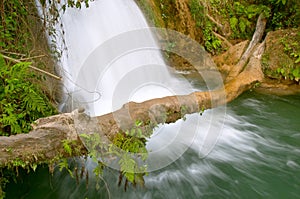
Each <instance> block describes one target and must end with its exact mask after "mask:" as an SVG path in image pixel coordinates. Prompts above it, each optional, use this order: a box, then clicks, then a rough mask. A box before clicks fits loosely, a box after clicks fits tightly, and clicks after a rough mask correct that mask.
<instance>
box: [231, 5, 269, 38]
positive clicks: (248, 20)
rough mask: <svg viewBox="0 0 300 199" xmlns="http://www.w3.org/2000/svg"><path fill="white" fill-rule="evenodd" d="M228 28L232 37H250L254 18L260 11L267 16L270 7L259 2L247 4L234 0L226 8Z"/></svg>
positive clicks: (254, 22) (255, 18)
mask: <svg viewBox="0 0 300 199" xmlns="http://www.w3.org/2000/svg"><path fill="white" fill-rule="evenodd" d="M228 13H229V14H228V17H229V23H230V28H231V30H232V31H233V34H232V37H233V38H250V37H251V36H252V34H253V32H254V29H255V25H256V20H257V18H258V15H259V14H260V13H264V14H265V16H269V14H270V8H268V7H267V6H265V5H261V4H259V5H258V4H249V2H247V3H245V2H243V1H239V2H238V1H236V2H234V3H233V5H232V7H231V8H229V9H228Z"/></svg>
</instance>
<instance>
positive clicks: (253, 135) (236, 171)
mask: <svg viewBox="0 0 300 199" xmlns="http://www.w3.org/2000/svg"><path fill="white" fill-rule="evenodd" d="M62 23H63V24H64V30H65V32H66V36H65V43H66V47H67V48H68V51H67V53H65V54H64V55H63V57H62V60H61V64H62V66H63V67H64V69H65V87H66V89H65V90H66V92H67V95H66V96H68V97H66V101H65V103H64V109H65V110H68V109H73V108H75V107H77V106H84V107H85V108H86V110H87V112H88V113H89V114H90V115H101V114H103V113H107V112H110V111H112V110H115V109H118V108H120V106H121V105H122V104H124V103H125V102H127V101H128V100H134V101H143V100H146V99H149V98H155V97H161V96H166V95H175V94H185V93H190V92H192V91H195V90H203V89H206V88H205V87H204V86H203V83H205V82H203V81H201V79H195V78H192V77H183V76H181V75H178V74H177V75H175V74H172V73H170V71H169V69H168V67H166V66H165V63H164V61H163V59H162V57H161V54H160V52H159V48H158V47H157V45H156V42H155V39H154V38H153V37H152V34H151V32H149V31H142V34H140V32H139V31H136V30H138V29H141V28H146V27H148V25H147V23H146V21H145V19H144V17H143V15H142V13H141V11H140V10H139V9H138V7H137V6H136V4H135V3H134V1H131V0H113V1H112V0H99V1H95V2H94V5H91V7H90V8H89V9H86V10H85V9H83V10H81V11H80V12H79V11H76V10H69V11H67V12H66V13H65V15H64V17H63V18H62ZM116 24H117V25H116ZM131 33H133V34H131ZM137 33H138V34H137ZM120 34H121V36H118V35H120ZM124 35H125V42H124V43H123V41H124V37H122V36H124ZM128 35H129V37H128V39H127V40H126V38H127V36H128ZM132 36H138V37H135V38H134V39H133V37H132ZM145 38H146V39H145ZM137 40H138V42H136V43H135V41H137ZM144 40H146V43H145V41H144ZM140 43H142V45H140ZM128 46H129V47H128ZM145 46H147V48H143V47H145ZM149 46H150V48H148V47H149ZM132 49H133V50H132ZM128 51H129V53H127V52H128ZM299 103H300V97H299V96H290V97H274V96H268V95H262V94H257V93H254V92H248V93H245V94H243V95H242V96H241V97H239V98H238V99H236V100H235V101H234V102H232V103H230V104H228V105H227V107H220V108H216V109H213V110H208V111H205V112H204V114H203V115H202V116H200V115H199V114H192V115H189V116H187V117H186V120H180V121H178V122H176V123H175V124H170V125H163V126H160V127H159V128H158V129H156V131H155V132H154V135H153V136H152V137H151V138H150V139H149V140H148V142H147V148H148V150H149V152H150V154H149V159H148V162H147V164H148V166H149V171H150V172H149V175H148V176H145V187H139V186H138V187H136V188H134V187H132V186H129V187H128V190H127V191H126V192H124V188H123V187H118V186H117V181H118V176H119V172H118V171H117V170H115V169H113V168H107V169H106V170H105V171H104V174H103V180H100V181H97V179H96V178H95V177H94V176H93V174H92V168H93V166H94V165H93V163H91V162H89V163H87V165H86V166H87V170H88V171H89V173H90V174H89V178H88V180H87V181H86V179H81V180H80V182H79V184H76V180H75V179H72V178H71V177H70V176H69V174H68V173H67V172H64V171H63V172H59V171H58V169H57V170H56V171H55V172H54V174H53V176H52V175H50V174H49V173H48V168H47V167H46V166H45V167H42V166H40V167H39V168H38V169H37V171H36V172H31V173H29V174H27V173H25V172H24V173H22V172H21V177H20V178H19V180H18V181H17V182H16V183H14V182H11V183H10V184H9V185H8V186H7V198H51V199H52V198H170V199H171V198H172V199H174V198H300V178H299V177H300V123H299V116H300V106H299ZM87 182H88V183H87ZM16 190H17V191H16Z"/></svg>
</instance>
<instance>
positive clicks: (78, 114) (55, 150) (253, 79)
mask: <svg viewBox="0 0 300 199" xmlns="http://www.w3.org/2000/svg"><path fill="white" fill-rule="evenodd" d="M265 23H266V22H265V19H264V18H263V16H260V17H259V18H258V22H257V26H256V31H255V33H254V36H253V39H252V41H251V42H250V45H249V47H248V49H247V50H246V51H245V53H244V54H243V56H242V57H241V59H240V61H239V62H238V64H237V67H236V68H234V69H233V70H232V71H231V72H230V74H229V76H228V78H227V80H226V81H225V85H224V87H223V88H218V89H217V90H212V91H205V92H193V93H191V94H189V95H180V96H169V97H163V98H157V99H152V100H147V101H144V102H141V103H135V102H129V103H126V104H125V105H123V107H122V108H121V109H119V110H117V111H114V112H112V113H109V114H105V115H102V116H98V117H93V118H90V117H89V116H87V115H86V114H84V113H83V111H82V110H75V111H73V112H72V113H63V114H59V115H55V116H51V117H47V118H41V119H38V120H37V121H36V122H35V123H34V124H33V130H32V131H31V132H30V133H28V134H18V135H13V136H10V137H0V166H1V167H4V166H9V165H12V164H13V163H14V162H15V161H22V162H24V163H28V164H32V163H40V162H49V161H51V160H57V159H59V158H62V157H70V156H80V155H84V154H86V153H87V149H86V148H85V146H84V144H83V143H82V141H81V139H80V138H79V136H78V133H80V132H82V131H84V132H95V133H96V132H97V133H100V134H101V137H103V138H105V139H108V140H112V139H113V138H114V136H115V135H116V134H117V133H118V132H124V131H126V130H128V129H131V128H132V127H133V126H134V123H135V121H141V122H142V126H141V128H144V129H145V128H148V127H149V125H150V124H160V123H173V122H176V121H177V120H179V119H181V118H182V117H184V115H185V114H192V113H197V112H201V111H203V110H204V109H211V108H214V107H217V106H220V105H224V104H226V103H228V102H230V101H232V100H233V99H235V98H236V97H238V96H239V95H240V94H241V93H243V92H244V91H246V90H248V89H250V88H252V87H253V85H254V84H255V83H257V82H260V81H261V80H262V79H263V73H262V70H261V62H260V60H261V56H262V54H263V51H264V45H265V44H264V42H262V43H259V42H260V40H261V38H262V34H263V32H264V29H265ZM183 107H184V111H183ZM150 128H151V125H150ZM64 142H68V143H69V145H70V147H71V148H72V151H73V153H72V154H70V153H68V152H67V151H66V150H65V149H64Z"/></svg>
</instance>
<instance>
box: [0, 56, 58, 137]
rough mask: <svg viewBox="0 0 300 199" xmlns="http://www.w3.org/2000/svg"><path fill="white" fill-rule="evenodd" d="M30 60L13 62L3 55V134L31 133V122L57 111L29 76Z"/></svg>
mask: <svg viewBox="0 0 300 199" xmlns="http://www.w3.org/2000/svg"><path fill="white" fill-rule="evenodd" d="M29 65H30V63H29V62H22V63H18V64H15V65H13V66H10V65H8V64H6V63H5V61H4V59H3V58H2V56H1V55H0V91H1V92H0V114H1V117H0V135H6V136H8V135H12V134H18V133H27V132H29V131H30V130H31V126H30V124H31V123H32V122H33V121H35V120H36V119H38V118H40V117H45V116H49V115H52V114H54V113H55V112H56V111H55V109H54V108H53V106H52V105H51V104H50V102H49V100H48V99H47V98H46V97H45V96H44V95H43V94H42V93H41V92H40V90H39V89H38V87H37V86H35V85H34V84H33V83H31V82H30V81H29V80H30V78H32V77H33V75H32V74H30V73H29V71H28V66H29Z"/></svg>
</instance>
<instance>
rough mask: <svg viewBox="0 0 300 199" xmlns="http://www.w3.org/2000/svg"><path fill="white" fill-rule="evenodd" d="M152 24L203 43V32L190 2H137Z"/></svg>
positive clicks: (139, 0)
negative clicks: (190, 6)
mask: <svg viewBox="0 0 300 199" xmlns="http://www.w3.org/2000/svg"><path fill="white" fill-rule="evenodd" d="M137 3H138V4H139V6H140V7H141V8H142V9H143V11H144V13H145V15H146V16H147V17H148V19H149V21H150V23H152V25H154V26H156V27H162V28H168V29H172V30H176V31H178V32H181V33H183V34H185V35H188V36H189V37H190V38H192V39H194V40H196V41H198V42H199V43H201V42H202V31H201V29H199V28H198V27H197V26H196V23H195V20H194V19H193V16H192V14H191V12H190V8H189V0H137Z"/></svg>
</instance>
